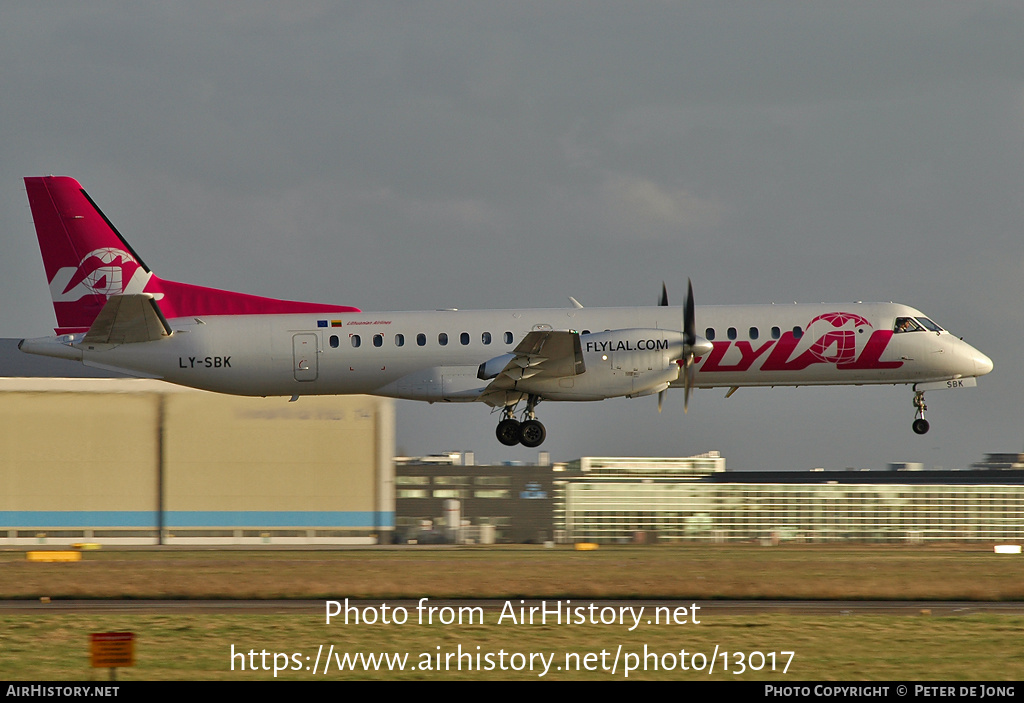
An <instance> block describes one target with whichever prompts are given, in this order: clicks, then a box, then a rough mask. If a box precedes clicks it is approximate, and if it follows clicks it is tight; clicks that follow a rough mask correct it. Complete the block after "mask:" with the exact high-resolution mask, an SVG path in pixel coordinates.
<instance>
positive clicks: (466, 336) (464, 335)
mask: <svg viewBox="0 0 1024 703" xmlns="http://www.w3.org/2000/svg"><path fill="white" fill-rule="evenodd" d="M459 341H460V342H462V346H466V345H467V344H469V332H463V333H462V334H460V335H459Z"/></svg>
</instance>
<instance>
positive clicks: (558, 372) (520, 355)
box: [485, 330, 587, 392]
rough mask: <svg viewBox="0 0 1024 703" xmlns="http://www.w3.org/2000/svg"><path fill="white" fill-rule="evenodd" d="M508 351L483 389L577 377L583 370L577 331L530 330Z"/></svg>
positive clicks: (489, 389) (487, 390)
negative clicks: (508, 353)
mask: <svg viewBox="0 0 1024 703" xmlns="http://www.w3.org/2000/svg"><path fill="white" fill-rule="evenodd" d="M512 354H513V358H512V359H511V360H509V362H508V363H507V364H506V365H505V367H504V368H503V369H502V370H501V371H500V372H498V374H497V375H496V376H495V377H494V380H492V381H491V382H490V384H488V386H487V389H486V391H485V392H490V391H508V390H516V387H517V384H518V383H520V382H522V381H527V380H530V379H545V378H563V377H566V376H578V375H579V374H581V373H583V372H585V371H586V370H587V369H586V364H584V362H583V347H582V345H581V344H580V335H579V333H578V332H570V331H554V330H549V331H534V332H530V333H529V334H527V335H526V336H525V337H524V338H523V341H521V342H520V343H519V345H518V346H516V348H515V349H514V350H513V351H512Z"/></svg>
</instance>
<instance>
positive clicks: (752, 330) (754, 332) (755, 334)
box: [750, 327, 757, 339]
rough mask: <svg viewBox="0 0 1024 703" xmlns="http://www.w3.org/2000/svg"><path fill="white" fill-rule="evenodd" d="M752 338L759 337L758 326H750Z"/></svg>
mask: <svg viewBox="0 0 1024 703" xmlns="http://www.w3.org/2000/svg"><path fill="white" fill-rule="evenodd" d="M750 338H751V339H757V328H756V327H751V328H750Z"/></svg>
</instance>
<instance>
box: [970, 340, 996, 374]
mask: <svg viewBox="0 0 1024 703" xmlns="http://www.w3.org/2000/svg"><path fill="white" fill-rule="evenodd" d="M968 349H969V350H970V351H969V355H970V357H971V358H972V359H973V360H974V370H975V375H976V376H984V375H985V374H987V373H988V372H990V371H991V370H992V360H991V359H989V358H988V357H987V356H985V355H984V354H982V353H981V352H980V351H978V350H977V349H975V348H974V347H970V346H969V347H968Z"/></svg>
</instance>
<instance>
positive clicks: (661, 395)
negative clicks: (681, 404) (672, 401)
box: [658, 281, 668, 413]
mask: <svg viewBox="0 0 1024 703" xmlns="http://www.w3.org/2000/svg"><path fill="white" fill-rule="evenodd" d="M658 306H659V307H663V308H667V307H668V288H666V287H665V281H662V282H661V298H660V299H659V300H658ZM664 401H665V391H658V412H659V413H660V412H661V406H662V403H663V402H664Z"/></svg>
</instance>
